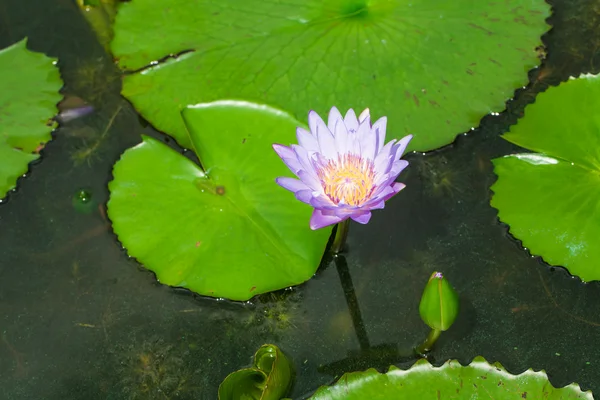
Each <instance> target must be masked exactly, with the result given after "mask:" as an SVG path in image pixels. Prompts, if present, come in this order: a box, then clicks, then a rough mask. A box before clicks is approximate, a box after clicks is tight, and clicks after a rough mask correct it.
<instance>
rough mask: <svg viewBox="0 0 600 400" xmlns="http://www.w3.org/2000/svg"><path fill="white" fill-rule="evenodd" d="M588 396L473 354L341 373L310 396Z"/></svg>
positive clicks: (509, 399)
mask: <svg viewBox="0 0 600 400" xmlns="http://www.w3.org/2000/svg"><path fill="white" fill-rule="evenodd" d="M479 398H481V399H495V400H504V399H506V400H513V399H556V400H559V399H563V400H564V399H593V396H592V393H591V392H589V391H588V392H582V391H581V389H580V388H579V386H578V385H577V384H575V383H573V384H570V385H569V386H566V387H564V388H560V389H556V388H555V387H554V386H552V385H551V384H550V382H548V376H547V375H546V373H545V372H543V371H540V372H535V371H533V370H527V371H525V372H523V373H522V374H520V375H511V374H509V373H508V372H507V371H506V370H505V369H504V368H503V367H502V366H501V365H500V364H498V363H496V364H492V365H491V364H489V363H488V362H487V361H485V360H484V359H483V358H482V357H476V358H475V359H474V360H473V361H472V362H471V363H470V364H469V365H467V366H465V367H463V366H462V365H460V363H459V362H458V361H456V360H450V361H448V362H446V363H445V364H443V365H442V366H441V367H437V368H436V367H434V366H432V365H431V364H429V362H427V361H426V360H425V359H421V360H419V361H417V362H416V363H415V364H414V365H413V366H412V367H411V368H410V369H408V370H401V369H398V368H396V367H391V368H390V370H389V371H388V372H387V373H385V374H381V373H379V372H377V371H376V370H374V369H369V370H367V371H364V372H351V373H347V374H344V375H343V376H342V377H341V378H340V379H339V380H338V381H337V382H336V383H335V384H334V385H333V386H330V387H321V388H320V389H319V390H317V392H316V393H315V394H314V395H313V396H311V397H310V399H312V400H363V399H370V400H378V399H479Z"/></svg>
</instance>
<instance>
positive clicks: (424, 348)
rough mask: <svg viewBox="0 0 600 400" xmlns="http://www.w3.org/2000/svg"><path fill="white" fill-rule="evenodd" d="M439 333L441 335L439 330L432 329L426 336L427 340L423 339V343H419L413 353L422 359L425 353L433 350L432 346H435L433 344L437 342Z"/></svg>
mask: <svg viewBox="0 0 600 400" xmlns="http://www.w3.org/2000/svg"><path fill="white" fill-rule="evenodd" d="M441 333H442V331H441V330H438V329H432V330H431V332H429V335H427V339H425V341H424V342H423V343H421V344H420V345H419V346H417V347H416V348H415V352H416V353H417V354H418V355H419V356H421V357H424V356H425V355H426V354H427V353H429V352H430V351H431V349H432V348H433V345H434V344H435V342H437V340H438V338H439V337H440V335H441Z"/></svg>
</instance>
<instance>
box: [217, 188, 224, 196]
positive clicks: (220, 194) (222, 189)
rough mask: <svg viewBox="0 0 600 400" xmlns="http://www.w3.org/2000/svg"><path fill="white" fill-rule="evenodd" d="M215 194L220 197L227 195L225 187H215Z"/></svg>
mask: <svg viewBox="0 0 600 400" xmlns="http://www.w3.org/2000/svg"><path fill="white" fill-rule="evenodd" d="M215 193H216V194H218V195H219V196H223V195H224V194H225V186H217V187H215Z"/></svg>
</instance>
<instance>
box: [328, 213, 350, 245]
mask: <svg viewBox="0 0 600 400" xmlns="http://www.w3.org/2000/svg"><path fill="white" fill-rule="evenodd" d="M348 228H350V218H348V219H346V220H344V221H342V222H340V223H338V224H337V230H336V232H335V238H334V239H333V244H332V245H331V252H332V253H333V254H338V253H341V252H342V250H343V249H344V245H345V244H346V238H347V237H348Z"/></svg>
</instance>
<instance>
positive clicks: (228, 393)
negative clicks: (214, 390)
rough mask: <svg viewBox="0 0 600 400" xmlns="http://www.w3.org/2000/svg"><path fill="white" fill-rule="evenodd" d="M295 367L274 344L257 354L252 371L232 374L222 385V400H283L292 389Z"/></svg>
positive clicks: (250, 369) (249, 369)
mask: <svg viewBox="0 0 600 400" xmlns="http://www.w3.org/2000/svg"><path fill="white" fill-rule="evenodd" d="M292 375H293V370H292V364H291V363H290V361H289V360H288V359H287V357H286V356H285V354H283V352H282V351H281V350H279V348H278V347H277V346H275V345H273V344H265V345H262V346H261V347H260V349H258V351H257V352H256V354H254V363H253V365H252V367H251V368H245V369H241V370H239V371H235V372H233V373H231V374H229V375H228V376H227V377H226V378H225V380H224V381H223V382H222V383H221V385H220V386H219V400H242V399H243V400H281V399H282V398H283V397H284V396H285V395H286V394H287V392H288V391H289V390H290V388H291V386H292V383H293V381H292Z"/></svg>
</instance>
